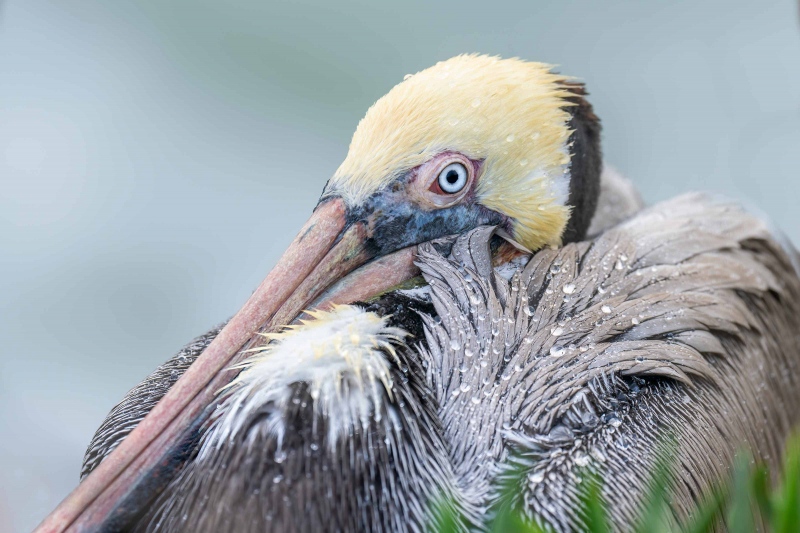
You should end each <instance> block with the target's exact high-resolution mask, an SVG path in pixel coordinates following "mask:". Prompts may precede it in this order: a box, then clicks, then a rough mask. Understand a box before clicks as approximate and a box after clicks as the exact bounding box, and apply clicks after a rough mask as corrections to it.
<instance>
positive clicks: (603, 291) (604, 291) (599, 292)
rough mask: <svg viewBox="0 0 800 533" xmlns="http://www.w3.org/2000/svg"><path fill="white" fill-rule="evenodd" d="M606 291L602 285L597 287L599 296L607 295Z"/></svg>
mask: <svg viewBox="0 0 800 533" xmlns="http://www.w3.org/2000/svg"><path fill="white" fill-rule="evenodd" d="M606 290H607V289H606V288H605V287H603V286H602V285H598V286H597V293H598V294H605V293H606Z"/></svg>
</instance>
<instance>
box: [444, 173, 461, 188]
mask: <svg viewBox="0 0 800 533" xmlns="http://www.w3.org/2000/svg"><path fill="white" fill-rule="evenodd" d="M445 179H447V183H449V184H450V185H453V184H454V183H455V182H457V181H458V172H456V171H455V170H451V171H450V172H448V173H447V177H446V178H445Z"/></svg>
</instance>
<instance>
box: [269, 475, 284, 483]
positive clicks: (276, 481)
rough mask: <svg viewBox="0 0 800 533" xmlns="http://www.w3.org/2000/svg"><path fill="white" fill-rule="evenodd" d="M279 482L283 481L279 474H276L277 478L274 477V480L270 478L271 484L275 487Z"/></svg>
mask: <svg viewBox="0 0 800 533" xmlns="http://www.w3.org/2000/svg"><path fill="white" fill-rule="evenodd" d="M281 481H283V476H282V475H280V474H278V475H277V476H275V477H274V478H272V482H273V483H275V484H276V485H277V484H278V483H280V482H281Z"/></svg>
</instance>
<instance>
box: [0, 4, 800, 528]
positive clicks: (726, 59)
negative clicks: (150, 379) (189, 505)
mask: <svg viewBox="0 0 800 533" xmlns="http://www.w3.org/2000/svg"><path fill="white" fill-rule="evenodd" d="M401 5H402V7H400V6H401ZM474 51H478V52H486V53H491V54H500V55H503V56H521V57H524V58H528V59H535V60H541V61H546V62H551V63H557V64H559V65H561V67H560V68H561V70H562V71H563V72H565V73H568V74H572V75H575V76H578V77H580V78H582V79H584V80H585V81H586V83H587V85H588V87H589V90H590V91H591V101H592V102H593V103H594V105H595V108H596V110H597V112H598V114H599V115H600V116H601V117H602V119H603V123H604V128H605V129H604V134H605V140H604V143H605V154H606V158H607V160H608V161H610V162H612V163H613V164H614V165H616V166H617V167H618V168H619V169H620V170H621V171H622V172H623V173H624V174H626V175H628V176H629V177H631V178H633V179H634V180H635V181H636V182H637V183H638V185H639V186H640V187H641V190H642V191H643V193H644V196H645V198H646V199H647V200H648V201H650V202H656V201H658V200H661V199H664V198H667V197H670V196H673V195H675V194H678V193H680V192H682V191H686V190H689V189H707V190H713V191H719V192H723V193H725V194H727V195H729V196H733V197H736V198H740V199H743V200H745V201H746V202H748V203H749V204H751V205H753V206H756V207H758V208H760V209H761V210H763V211H765V212H766V213H768V214H769V215H770V216H771V217H772V219H773V220H774V222H775V223H776V225H778V226H780V227H782V228H783V229H784V230H785V231H786V232H787V233H788V234H789V236H790V237H792V239H793V240H794V241H795V242H800V225H799V223H800V215H798V212H797V210H796V202H797V197H798V188H799V187H800V186H799V185H798V169H800V29H798V24H797V5H796V4H795V2H793V1H792V0H779V1H764V0H761V1H752V2H742V1H734V0H719V1H716V0H714V1H697V0H691V1H672V2H668V3H667V2H641V1H613V2H609V1H604V2H595V1H591V0H585V1H576V2H564V1H552V2H525V1H522V0H515V1H502V0H493V1H491V2H490V1H486V0H484V1H482V2H475V1H469V2H465V1H452V2H447V3H444V2H442V3H437V4H436V5H430V4H429V3H428V2H414V1H411V2H408V1H404V2H402V3H398V2H391V3H376V2H368V1H361V2H359V1H344V2H343V1H338V2H330V1H325V0H319V1H291V2H288V1H287V2H277V1H265V0H234V1H225V2H221V1H219V0H139V1H134V0H128V1H114V2H109V1H106V0H53V1H46V0H10V1H6V2H5V4H3V5H2V8H0V336H1V338H2V345H0V346H2V347H1V348H0V531H27V530H30V529H31V528H32V527H34V526H35V525H36V523H38V521H39V520H40V519H41V518H42V517H43V516H44V515H45V514H46V513H47V512H48V511H49V510H50V509H51V508H52V507H53V506H55V505H56V504H57V503H58V502H59V501H60V500H61V499H62V498H63V497H64V496H65V495H66V493H67V492H68V491H69V490H70V489H71V488H72V487H73V486H74V485H75V484H76V482H77V480H78V472H79V468H80V464H81V459H82V456H83V451H84V448H85V446H86V444H87V443H88V441H89V439H90V438H91V436H92V434H93V432H94V429H95V428H96V427H97V426H98V425H99V424H100V422H101V421H102V420H103V418H104V416H105V415H106V413H107V412H108V410H109V409H110V408H111V407H112V406H113V405H114V403H115V402H116V401H117V400H119V399H120V398H121V397H122V395H123V394H124V393H125V392H126V391H127V390H128V389H129V388H130V387H132V386H133V385H135V384H136V383H137V382H138V381H139V380H140V379H142V378H143V377H144V376H145V375H146V374H147V373H148V372H149V371H151V370H152V369H153V368H154V367H155V366H156V365H157V364H159V363H160V362H161V361H163V360H164V359H165V358H167V357H168V356H170V355H171V354H172V353H173V352H175V351H176V350H177V349H178V348H179V347H180V346H181V345H182V344H183V343H184V342H185V341H187V340H189V339H190V338H191V337H193V336H194V335H197V334H199V333H201V332H203V331H205V330H206V329H208V328H209V327H210V326H212V325H213V324H215V323H216V322H218V321H220V320H222V319H224V318H225V317H227V316H228V315H230V314H231V313H232V312H233V311H235V310H236V309H237V307H238V305H240V304H241V303H242V302H243V301H244V300H245V299H246V297H247V296H248V295H249V293H250V291H251V290H252V289H253V288H254V287H255V286H256V284H257V283H258V281H259V280H260V279H261V278H262V276H263V275H264V274H265V273H266V272H267V271H268V270H269V268H270V267H271V266H272V264H273V262H274V261H275V259H276V258H277V257H278V254H279V253H280V252H281V251H282V250H283V249H284V247H285V246H286V245H287V244H288V243H289V242H290V240H291V238H292V237H293V235H294V233H295V231H296V230H297V229H299V227H300V225H301V224H302V222H303V221H304V220H305V218H306V217H307V216H308V214H309V213H310V211H311V209H312V207H313V206H314V203H315V200H316V197H317V195H318V194H319V192H320V191H321V189H322V186H323V184H324V183H325V181H326V179H327V178H328V177H329V176H330V175H331V174H332V173H333V171H334V170H335V169H336V167H337V166H338V164H339V162H340V161H341V160H342V158H343V157H344V155H345V153H346V149H347V145H348V142H349V139H350V135H351V133H352V131H353V129H354V128H355V125H356V123H357V121H358V119H359V118H360V117H361V116H362V114H363V113H364V111H366V109H367V107H368V106H369V105H370V104H371V103H372V102H374V101H375V100H376V99H377V98H378V97H380V96H381V95H382V94H384V93H385V92H386V91H387V90H389V88H391V87H392V86H393V85H394V84H395V83H397V82H399V81H400V80H402V79H403V75H404V74H406V73H413V72H416V71H418V70H420V69H422V68H425V67H427V66H429V65H431V64H433V63H434V62H436V61H438V60H441V59H446V58H448V57H450V56H452V55H455V54H458V53H462V52H474Z"/></svg>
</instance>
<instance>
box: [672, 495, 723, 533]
mask: <svg viewBox="0 0 800 533" xmlns="http://www.w3.org/2000/svg"><path fill="white" fill-rule="evenodd" d="M727 491H728V489H727V487H725V488H720V487H718V486H712V487H711V490H709V491H708V493H707V494H706V496H705V498H703V501H702V503H699V505H698V507H697V509H696V510H695V512H694V513H692V519H691V520H689V521H688V523H687V524H686V525H685V527H684V528H683V529H682V530H681V531H683V533H710V532H711V531H714V527H715V526H716V525H717V523H718V522H719V520H720V518H721V517H722V512H723V510H724V508H725V502H726V500H727V499H728V494H727Z"/></svg>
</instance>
